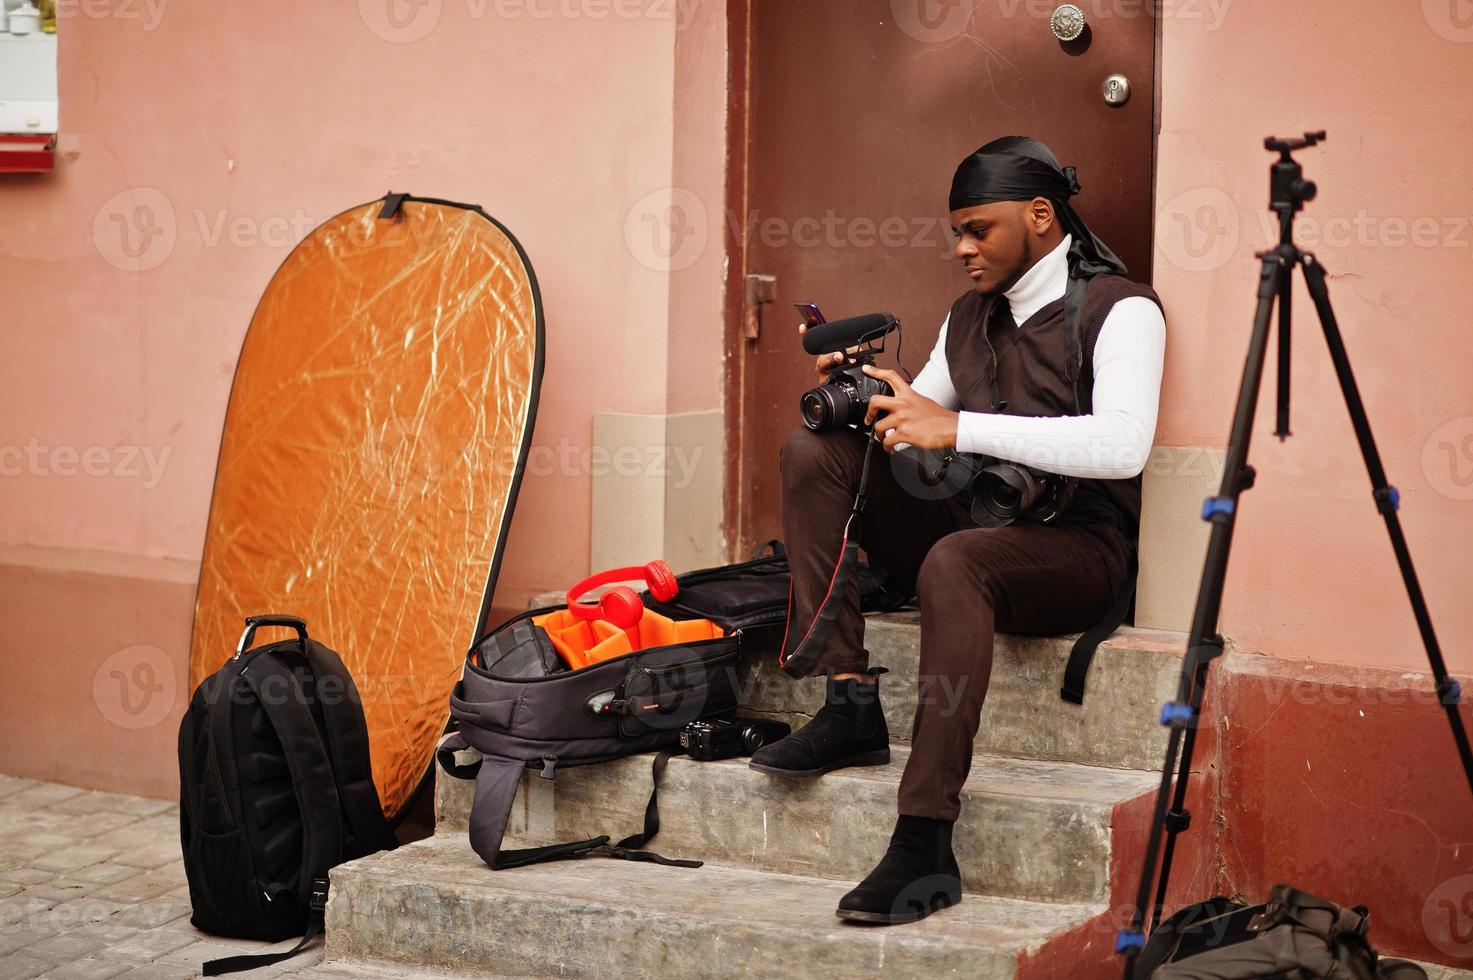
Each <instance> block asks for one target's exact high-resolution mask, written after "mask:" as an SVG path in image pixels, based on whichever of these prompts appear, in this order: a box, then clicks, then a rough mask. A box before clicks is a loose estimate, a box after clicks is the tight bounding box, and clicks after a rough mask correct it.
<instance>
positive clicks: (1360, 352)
mask: <svg viewBox="0 0 1473 980" xmlns="http://www.w3.org/2000/svg"><path fill="white" fill-rule="evenodd" d="M1218 6H1219V7H1221V8H1222V9H1224V10H1225V14H1224V15H1223V16H1221V17H1214V16H1209V15H1208V10H1209V5H1207V4H1168V5H1167V7H1168V8H1174V9H1175V10H1176V11H1177V13H1176V14H1175V15H1171V14H1168V16H1166V17H1165V19H1164V23H1163V46H1162V65H1161V77H1162V100H1161V102H1162V106H1161V138H1160V153H1159V160H1158V170H1157V179H1158V190H1157V215H1156V220H1157V254H1156V263H1155V283H1156V288H1157V289H1158V290H1159V291H1160V293H1161V295H1162V296H1163V297H1164V298H1165V302H1166V305H1167V311H1168V314H1169V317H1170V325H1171V338H1170V343H1169V347H1170V349H1169V352H1168V356H1167V365H1166V379H1165V388H1164V391H1163V399H1162V400H1163V404H1162V413H1161V424H1160V428H1159V430H1158V433H1157V442H1158V444H1161V445H1171V446H1204V445H1205V446H1222V445H1224V444H1225V442H1226V438H1227V432H1228V425H1229V421H1230V419H1231V416H1232V407H1233V406H1232V402H1233V398H1234V396H1235V392H1236V387H1237V381H1238V377H1239V374H1240V372H1241V370H1242V364H1243V356H1244V353H1245V352H1246V350H1247V344H1248V336H1249V332H1250V323H1251V319H1252V313H1253V306H1254V298H1255V290H1256V285H1257V276H1258V268H1259V266H1258V263H1257V262H1256V261H1255V260H1254V258H1253V254H1252V253H1253V252H1254V251H1255V250H1257V249H1262V248H1264V247H1266V245H1267V244H1268V243H1269V241H1270V239H1271V238H1272V239H1276V235H1277V232H1276V229H1275V228H1273V226H1272V225H1270V227H1269V230H1268V231H1266V230H1265V227H1264V224H1263V222H1264V220H1265V219H1266V218H1267V217H1268V216H1267V212H1266V210H1265V206H1266V204H1267V201H1268V164H1269V162H1270V160H1271V155H1270V154H1268V153H1267V152H1265V151H1264V150H1263V149H1262V148H1261V147H1262V140H1263V137H1265V136H1267V135H1270V134H1273V135H1278V136H1283V135H1293V134H1295V133H1297V132H1303V131H1304V130H1306V129H1326V130H1328V132H1329V141H1328V142H1327V143H1326V144H1324V146H1323V147H1321V148H1317V149H1314V150H1311V151H1308V152H1305V153H1302V154H1300V159H1301V160H1302V161H1303V162H1304V163H1305V165H1306V168H1307V171H1308V176H1309V177H1310V178H1311V179H1314V180H1317V181H1318V182H1319V185H1320V195H1319V199H1318V200H1316V201H1315V202H1314V203H1312V204H1310V205H1309V207H1308V209H1307V210H1306V211H1305V213H1304V215H1303V216H1302V218H1301V223H1300V240H1301V244H1302V245H1303V246H1305V247H1307V248H1311V250H1313V251H1315V252H1316V253H1317V254H1318V255H1319V258H1320V261H1321V262H1322V263H1323V264H1324V266H1325V267H1326V269H1328V270H1329V272H1330V273H1331V283H1330V290H1331V297H1332V299H1333V301H1334V303H1335V305H1336V309H1337V312H1338V313H1339V319H1340V323H1341V329H1342V331H1343V332H1344V335H1345V341H1346V345H1347V347H1348V348H1349V353H1350V357H1351V360H1352V363H1353V365H1354V367H1355V369H1356V373H1357V377H1358V379H1359V382H1360V388H1361V393H1362V395H1363V397H1364V399H1365V402H1366V407H1367V410H1368V412H1369V414H1370V418H1371V422H1372V426H1373V430H1374V433H1375V436H1376V439H1377V442H1378V444H1379V446H1380V449H1381V453H1382V456H1383V458H1384V460H1385V463H1386V469H1387V472H1388V474H1389V477H1390V479H1391V482H1392V483H1393V484H1395V485H1396V486H1398V487H1399V488H1400V490H1401V493H1402V512H1401V517H1402V522H1403V524H1404V525H1405V528H1406V533H1407V537H1408V539H1409V542H1410V546H1411V550H1412V554H1413V557H1414V559H1415V560H1416V563H1417V568H1418V571H1419V573H1420V575H1421V580H1422V584H1423V587H1424V588H1425V590H1426V594H1427V598H1428V602H1429V604H1430V606H1431V610H1432V614H1433V619H1434V622H1435V623H1436V626H1437V629H1438V634H1439V637H1440V639H1441V641H1442V645H1443V647H1444V650H1445V652H1446V654H1447V657H1448V661H1449V663H1450V664H1451V665H1452V667H1453V668H1454V669H1456V670H1461V671H1462V672H1464V673H1467V672H1468V671H1470V670H1473V604H1470V603H1468V601H1467V591H1468V586H1469V583H1470V580H1473V576H1470V571H1469V569H1470V559H1469V555H1470V554H1473V318H1470V315H1469V312H1468V311H1469V309H1473V278H1470V276H1469V272H1470V269H1473V264H1470V263H1473V219H1470V215H1473V195H1470V193H1469V190H1468V181H1467V180H1466V179H1465V177H1464V176H1463V170H1464V163H1465V161H1466V160H1467V158H1468V156H1469V154H1470V151H1473V119H1470V117H1469V115H1468V113H1467V112H1466V109H1465V106H1466V99H1467V94H1468V92H1469V91H1470V90H1473V24H1470V23H1468V22H1467V20H1466V18H1464V19H1463V20H1459V19H1458V10H1459V6H1458V4H1457V3H1455V2H1454V0H1426V2H1419V3H1396V4H1388V3H1382V2H1379V0H1340V2H1330V0H1318V2H1313V3H1293V4H1283V3H1272V4H1269V3H1248V2H1241V0H1240V2H1234V3H1231V4H1230V5H1226V6H1223V5H1218ZM1295 304H1296V305H1295V308H1296V311H1297V313H1296V327H1297V329H1296V332H1295V334H1294V337H1295V350H1294V356H1293V369H1292V377H1293V382H1294V399H1293V419H1292V431H1293V433H1294V435H1293V436H1292V438H1290V439H1289V440H1287V441H1286V442H1283V443H1280V442H1279V441H1278V440H1276V439H1274V438H1273V437H1272V430H1273V411H1274V408H1273V405H1274V394H1273V392H1274V389H1273V385H1274V377H1275V372H1274V368H1273V367H1272V352H1271V359H1270V367H1269V370H1268V374H1267V377H1266V386H1265V391H1264V398H1263V400H1262V401H1261V403H1260V406H1259V423H1258V425H1257V427H1256V429H1255V430H1254V444H1253V450H1252V453H1251V462H1252V463H1253V464H1254V465H1255V466H1256V467H1257V469H1258V485H1257V486H1256V487H1255V488H1254V489H1253V490H1251V491H1249V492H1248V493H1247V494H1246V495H1245V496H1244V503H1243V508H1242V511H1241V518H1240V520H1239V521H1238V529H1237V533H1236V536H1235V546H1234V555H1233V562H1232V566H1231V569H1230V572H1229V578H1228V583H1227V590H1226V602H1225V606H1224V613H1223V620H1222V628H1223V631H1224V632H1225V633H1227V634H1228V635H1230V636H1233V637H1235V638H1236V639H1238V640H1239V641H1240V642H1241V643H1242V644H1243V645H1244V646H1245V647H1247V648H1249V649H1257V650H1261V651H1263V652H1266V653H1269V654H1273V655H1276V656H1281V657H1287V658H1294V659H1300V658H1303V659H1313V660H1328V661H1336V662H1341V663H1348V664H1382V665H1386V666H1408V667H1416V666H1422V667H1423V668H1424V669H1425V666H1426V658H1425V655H1424V654H1423V652H1422V647H1421V645H1420V642H1419V640H1418V636H1417V632H1416V628H1415V624H1414V622H1413V620H1412V616H1411V612H1410V606H1409V604H1408V601H1407V598H1406V595H1405V593H1404V591H1403V589H1402V585H1401V579H1400V577H1399V575H1398V573H1397V568H1396V565H1395V562H1394V559H1393V556H1392V551H1391V546H1390V544H1389V542H1388V539H1387V537H1386V532H1385V529H1384V527H1383V525H1382V522H1381V519H1380V516H1379V514H1378V513H1377V511H1376V509H1375V507H1374V505H1373V503H1372V500H1371V495H1370V484H1369V481H1368V479H1367V477H1366V473H1365V469H1364V467H1363V466H1362V463H1361V459H1360V455H1359V453H1358V451H1357V448H1356V443H1355V438H1354V433H1353V431H1352V429H1351V426H1350V421H1349V418H1348V416H1347V413H1346V411H1345V407H1344V404H1343V402H1342V400H1341V396H1340V392H1339V388H1338V385H1337V383H1336V380H1335V374H1334V371H1333V369H1332V366H1331V364H1330V360H1329V357H1328V354H1327V352H1326V349H1325V343H1324V340H1323V338H1322V336H1321V335H1320V332H1319V328H1318V325H1317V322H1316V321H1315V319H1314V312H1313V308H1312V306H1311V305H1310V303H1309V298H1308V296H1307V294H1306V293H1305V291H1304V289H1303V287H1302V285H1301V287H1300V289H1299V291H1298V294H1297V296H1296V300H1295Z"/></svg>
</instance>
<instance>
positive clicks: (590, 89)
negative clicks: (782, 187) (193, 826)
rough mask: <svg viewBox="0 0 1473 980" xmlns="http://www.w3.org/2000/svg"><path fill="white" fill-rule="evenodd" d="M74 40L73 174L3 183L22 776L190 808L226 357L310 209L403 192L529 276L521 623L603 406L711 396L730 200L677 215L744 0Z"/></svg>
mask: <svg viewBox="0 0 1473 980" xmlns="http://www.w3.org/2000/svg"><path fill="white" fill-rule="evenodd" d="M59 34H60V64H59V70H60V90H61V128H62V142H61V147H60V149H61V152H60V154H59V159H58V162H57V167H56V172H55V174H53V175H50V176H43V177H35V176H15V177H0V581H3V582H5V583H9V585H8V587H6V588H3V589H0V624H3V627H4V628H3V629H0V634H3V635H4V636H5V639H4V640H3V641H0V714H3V715H4V716H5V717H7V718H9V719H11V721H13V722H14V724H13V725H8V726H7V729H6V731H7V733H8V736H9V737H7V738H6V739H5V740H0V771H4V772H12V773H20V774H23V775H28V776H37V777H40V778H47V779H57V780H62V781H67V782H75V783H79V784H82V785H88V786H96V787H100V788H105V789H114V790H124V791H128V792H142V793H147V794H150V795H161V796H167V795H170V794H171V793H173V792H174V784H175V776H174V773H173V766H174V761H173V752H172V748H171V745H172V739H173V733H174V731H175V730H176V729H177V724H178V718H179V715H180V714H181V713H182V711H183V709H184V706H185V703H186V700H187V693H188V692H187V690H185V689H184V682H183V679H182V678H183V673H182V669H183V665H184V662H185V658H186V656H187V652H188V633H189V624H190V617H191V612H192V605H193V591H194V589H193V583H194V580H195V578H196V576H197V572H198V561H199V555H200V548H201V545H202V542H203V538H204V531H205V521H206V517H207V512H208V506H209V499H210V488H211V484H212V481H213V478H214V472H215V458H216V453H217V450H218V447H219V443H220V429H221V424H222V420H223V417H224V413H225V406H226V400H227V398H228V395H229V390H230V382H231V376H232V372H233V370H234V367H235V362H236V358H237V355H238V353H239V350H240V345H241V340H242V338H243V336H244V333H245V329H246V326H247V323H248V322H249V320H250V317H251V313H252V310H253V309H254V306H255V303H256V300H257V298H258V297H259V295H260V293H261V291H262V289H263V288H264V287H265V285H266V283H267V282H268V280H269V279H270V277H271V275H272V273H273V272H274V271H275V269H276V268H277V266H278V265H279V264H280V263H281V261H282V260H283V259H284V258H285V256H286V255H287V253H288V252H289V250H290V249H291V247H292V246H293V245H294V244H295V243H296V242H297V241H298V240H300V239H301V238H302V237H303V236H304V235H306V234H307V233H308V232H309V231H310V230H311V229H312V228H313V227H315V226H316V225H317V224H319V223H320V222H322V221H323V220H325V219H326V218H328V217H330V216H332V215H333V214H335V213H337V212H339V211H341V210H343V209H345V208H347V207H351V206H353V205H356V204H359V203H362V202H363V201H366V200H371V199H373V198H375V197H378V196H379V195H381V194H383V193H384V192H385V191H387V190H390V189H392V190H396V191H409V192H412V193H416V194H420V195H424V196H437V197H443V198H449V199H452V200H458V201H464V202H470V203H478V204H481V205H482V206H484V207H485V208H486V209H487V210H488V211H489V212H490V213H491V214H493V215H495V216H496V217H497V218H499V219H500V220H502V221H503V222H505V223H506V225H507V226H508V227H509V228H510V229H511V230H512V231H513V232H514V233H515V234H516V235H517V236H518V237H519V238H520V240H521V242H522V244H523V245H524V247H525V248H526V250H527V252H528V253H529V255H530V257H531V260H532V263H533V265H534V267H535V269H536V272H537V275H538V278H539V280H540V285H541V289H542V295H543V299H544V304H545V308H546V316H547V337H548V350H547V367H546V374H545V377H544V386H543V399H542V404H541V408H540V411H539V415H538V420H537V427H536V432H535V437H534V446H535V447H536V450H535V452H538V453H540V454H541V455H540V456H534V458H533V460H532V465H531V466H530V468H529V471H528V475H527V478H526V480H525V481H524V483H523V488H522V494H521V498H520V500H519V502H518V506H517V513H516V518H515V521H514V523H513V525H512V531H511V535H510V540H509V543H508V549H507V552H506V556H505V560H504V565H503V575H502V578H501V582H500V586H501V587H500V588H499V589H498V595H499V597H500V598H499V600H498V602H499V604H500V605H501V606H510V605H517V604H519V603H525V600H526V595H527V593H529V592H531V591H534V590H537V591H540V590H541V589H544V588H546V587H548V586H549V585H556V584H562V583H571V582H573V581H575V580H576V579H577V578H579V577H581V576H582V575H583V574H584V573H585V572H586V570H587V565H588V560H589V552H590V537H591V536H590V511H591V467H590V464H589V458H588V451H589V449H590V448H591V445H592V419H593V415H594V413H595V412H630V413H654V414H660V415H663V414H666V413H676V412H681V413H691V412H703V411H704V412H709V411H716V410H719V409H720V405H721V388H720V379H721V363H720V351H721V338H722V325H721V321H720V302H721V292H720V289H721V276H722V256H721V248H720V244H721V239H720V236H719V227H720V226H719V221H720V215H719V214H712V215H711V216H710V227H711V229H712V230H713V231H714V232H718V234H713V235H711V236H710V237H709V239H704V240H698V239H689V238H688V237H681V236H682V235H683V232H682V229H684V228H685V227H686V225H685V224H684V223H683V222H682V221H681V220H677V218H676V217H675V216H673V212H672V211H671V209H670V207H669V206H668V205H669V203H670V201H671V200H672V198H673V195H672V192H671V188H672V187H674V186H682V187H685V188H687V189H689V190H691V191H692V192H694V193H697V194H700V195H703V196H704V197H705V198H706V199H707V200H719V199H720V191H721V188H722V187H723V181H724V172H723V167H724V157H725V132H724V126H725V120H724V111H725V57H724V53H725V3H724V2H723V0H698V2H691V0H679V2H678V3H677V0H418V2H411V0H359V2H357V3H354V2H337V3H309V4H287V3H281V2H273V3H266V4H239V3H204V4H201V3H171V2H168V0H149V2H138V3H127V4H123V3H112V4H109V3H107V2H106V0H103V2H99V3H89V4H82V5H76V4H74V5H71V9H70V11H69V12H68V11H66V10H64V12H63V15H62V18H61V24H60V31H59ZM708 188H714V190H710V191H708ZM130 192H131V193H130ZM677 203H678V202H677ZM677 232H680V233H681V234H677ZM672 245H673V246H675V247H676V248H677V249H678V251H672V248H671V246H672ZM641 448H645V447H641ZM718 457H719V453H715V452H713V453H711V454H710V457H709V458H710V459H711V461H712V462H713V463H719V459H718Z"/></svg>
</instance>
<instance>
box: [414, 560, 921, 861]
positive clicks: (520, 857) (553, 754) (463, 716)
mask: <svg viewBox="0 0 1473 980" xmlns="http://www.w3.org/2000/svg"><path fill="white" fill-rule="evenodd" d="M859 575H860V582H861V592H862V597H863V604H864V607H865V609H866V611H869V610H874V609H896V608H899V607H900V606H901V605H903V604H904V602H905V600H906V599H907V598H909V597H908V596H903V595H899V594H898V593H896V592H895V591H894V590H892V589H889V588H888V587H887V586H886V583H885V580H884V576H883V575H881V574H879V573H877V572H875V571H873V570H871V569H869V568H868V567H866V566H861V567H860V571H859ZM676 582H677V584H678V585H679V587H680V591H679V593H678V594H677V595H676V597H675V598H674V599H673V600H671V601H668V602H661V601H659V600H657V599H656V598H655V597H654V596H653V595H651V594H650V593H649V592H648V591H646V592H644V593H643V594H642V595H641V599H642V601H643V603H644V606H645V609H646V610H647V611H648V612H653V613H656V614H658V615H659V616H663V617H667V618H669V619H670V620H672V621H674V622H676V623H677V624H680V623H690V622H692V621H697V620H706V621H709V622H710V623H712V624H714V625H715V626H716V627H719V629H720V631H721V632H722V633H723V634H724V635H722V636H719V637H715V638H712V639H703V640H696V641H685V642H676V643H670V644H665V645H661V646H655V647H647V648H645V649H643V650H637V651H634V652H633V653H629V654H625V655H623V656H620V657H616V658H613V659H610V660H604V661H601V662H598V663H594V664H591V665H589V666H587V667H583V668H581V669H578V670H568V669H567V667H566V665H565V664H564V663H562V662H561V661H560V660H559V658H558V655H557V653H556V651H555V650H554V648H553V643H552V641H551V640H550V638H549V637H548V636H547V635H546V632H545V631H544V630H543V629H541V628H540V627H538V626H537V625H536V624H535V622H534V621H536V620H541V621H543V622H547V617H548V615H549V614H555V613H556V612H557V611H558V610H560V609H563V608H565V607H561V606H551V607H547V608H544V609H537V610H533V611H531V612H527V613H523V614H521V615H519V616H517V617H515V618H513V619H511V620H509V621H508V622H506V623H504V624H503V625H502V626H500V627H498V628H497V629H495V630H493V631H492V632H491V633H488V634H487V635H486V636H485V637H483V638H482V639H481V640H480V641H479V642H477V643H476V644H475V646H473V647H472V648H471V650H470V651H469V653H468V654H467V656H466V663H465V668H464V670H463V672H462V675H461V680H460V683H459V684H457V685H456V688H455V691H454V693H453V694H452V695H451V699H450V714H451V717H452V718H453V720H454V721H455V723H456V725H457V727H458V729H459V730H458V731H457V732H456V733H454V734H452V735H450V736H449V737H448V738H446V739H445V740H444V741H443V742H442V743H441V745H440V750H439V752H438V754H437V759H438V760H439V764H440V768H441V769H443V770H444V771H445V772H446V773H447V774H448V775H450V776H452V777H455V778H459V779H466V780H471V779H474V780H475V782H476V794H475V799H474V802H473V803H472V806H471V820H470V838H471V846H472V847H473V848H474V849H475V851H476V853H477V854H479V855H480V856H481V858H482V860H484V861H485V862H486V863H487V864H488V865H490V866H491V867H492V868H497V869H501V868H515V867H520V866H522V865H527V864H535V863H538V862H541V861H552V860H557V859H559V858H567V857H578V856H582V855H586V854H591V855H596V856H604V857H615V858H622V859H625V860H636V861H652V862H655V863H660V864H678V865H681V866H685V867H695V866H698V865H699V863H700V862H690V861H672V860H670V859H667V858H663V857H661V856H659V855H657V854H652V853H650V852H647V851H643V850H641V848H643V847H645V846H646V845H647V844H648V843H649V841H650V839H651V838H653V837H654V836H655V834H656V833H657V832H658V830H659V807H658V794H659V780H660V774H661V773H662V772H663V771H664V769H665V765H666V763H667V762H668V760H669V758H670V757H671V756H672V755H674V754H677V752H678V742H679V739H680V731H681V729H682V728H684V727H685V726H686V725H687V724H688V723H690V722H692V721H696V720H699V719H705V718H719V717H724V716H730V715H731V714H732V713H733V712H735V711H736V709H737V708H738V707H739V706H740V696H739V694H740V690H741V685H740V682H739V670H740V661H741V654H742V652H743V649H744V648H746V650H747V652H748V653H753V654H755V655H757V656H762V655H765V654H767V653H769V652H770V651H775V650H776V649H777V641H778V639H779V635H778V634H776V628H777V627H780V626H782V625H783V624H784V623H785V621H786V618H787V610H788V597H789V592H790V589H791V585H790V576H789V570H788V558H787V555H786V553H785V552H784V550H783V546H782V543H781V542H780V541H769V542H767V543H766V544H764V545H763V546H762V547H760V548H758V549H757V552H756V553H755V554H754V555H753V556H752V558H751V559H749V560H748V561H745V562H738V563H736V564H731V565H721V566H716V567H712V568H703V569H698V570H696V571H692V572H688V573H686V574H684V575H680V576H677V578H676ZM749 641H755V642H749ZM466 749H475V750H477V751H479V752H480V754H481V758H480V759H479V760H475V761H470V762H467V763H461V762H458V761H457V760H456V755H457V753H459V752H462V751H464V750H466ZM639 752H657V753H658V755H656V757H655V760H654V763H653V770H654V783H655V785H654V789H653V790H652V791H651V793H650V800H649V804H648V805H647V807H646V810H645V826H644V829H643V831H642V832H641V833H639V834H636V835H633V836H631V837H627V838H625V839H623V840H621V841H619V842H618V843H617V844H613V845H611V844H610V843H609V841H610V838H609V837H608V836H601V837H596V838H591V839H588V840H582V841H569V842H566V843H560V844H553V845H548V846H546V847H536V848H522V849H517V850H502V849H501V841H502V838H503V837H504V836H505V833H506V825H507V820H508V818H509V816H510V813H511V807H512V802H513V800H514V799H515V797H516V792H517V787H518V785H519V784H520V782H521V778H522V773H523V771H524V770H526V769H529V768H530V769H535V770H538V771H539V772H540V775H541V776H542V778H544V779H554V778H555V777H556V773H557V770H558V769H559V768H566V767H568V766H581V765H590V764H594V763H599V762H608V761H610V760H613V759H617V758H620V757H622V756H626V755H633V754H635V753H639Z"/></svg>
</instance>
